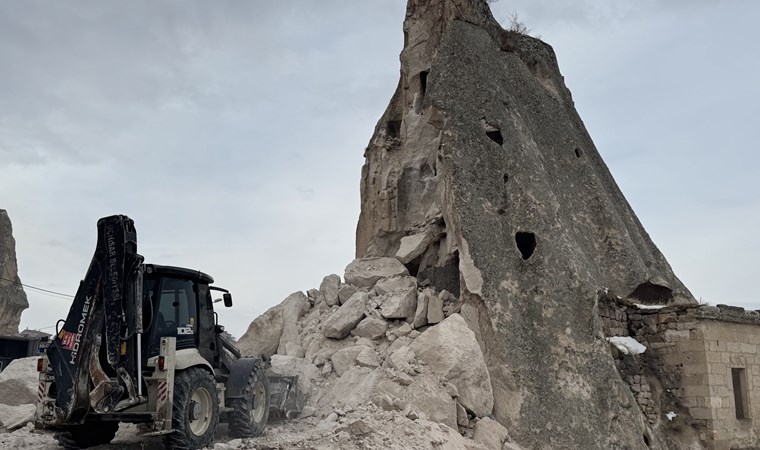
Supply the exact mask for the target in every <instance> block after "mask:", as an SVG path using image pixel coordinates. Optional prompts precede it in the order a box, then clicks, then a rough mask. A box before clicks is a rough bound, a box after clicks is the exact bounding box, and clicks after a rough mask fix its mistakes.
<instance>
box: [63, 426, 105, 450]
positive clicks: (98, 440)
mask: <svg viewBox="0 0 760 450" xmlns="http://www.w3.org/2000/svg"><path fill="white" fill-rule="evenodd" d="M118 429H119V422H87V423H83V424H81V425H75V426H73V427H67V428H66V430H65V431H61V432H60V433H58V434H56V439H58V443H59V444H61V447H63V448H64V449H66V450H74V449H80V448H88V447H94V446H96V445H103V444H110V443H111V441H112V440H113V438H114V436H116V431H117V430H118Z"/></svg>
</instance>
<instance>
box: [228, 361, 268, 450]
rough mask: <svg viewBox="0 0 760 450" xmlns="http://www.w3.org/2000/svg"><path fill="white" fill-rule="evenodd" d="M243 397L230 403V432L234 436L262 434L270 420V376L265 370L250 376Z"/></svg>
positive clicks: (257, 371)
mask: <svg viewBox="0 0 760 450" xmlns="http://www.w3.org/2000/svg"><path fill="white" fill-rule="evenodd" d="M243 393H244V396H243V398H236V399H234V400H233V401H232V403H231V404H230V407H231V408H232V412H231V413H230V434H231V435H232V436H234V437H243V438H245V437H255V436H261V433H263V432H264V428H265V427H266V426H267V421H268V420H269V378H267V376H266V373H265V372H264V371H263V370H253V371H252V372H251V374H250V376H249V377H248V384H247V385H246V387H245V389H244V391H243Z"/></svg>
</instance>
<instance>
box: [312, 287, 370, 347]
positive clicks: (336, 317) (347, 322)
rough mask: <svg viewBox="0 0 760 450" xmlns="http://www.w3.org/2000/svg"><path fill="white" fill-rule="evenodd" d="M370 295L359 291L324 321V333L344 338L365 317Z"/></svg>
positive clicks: (333, 337) (330, 336)
mask: <svg viewBox="0 0 760 450" xmlns="http://www.w3.org/2000/svg"><path fill="white" fill-rule="evenodd" d="M368 298H369V296H368V295H367V293H366V292H357V293H355V294H354V295H352V296H351V298H349V299H348V300H347V301H346V303H344V304H343V305H342V306H341V307H340V308H338V310H337V311H335V312H334V313H332V315H330V317H328V318H327V320H325V322H324V331H323V333H324V335H325V337H328V338H332V339H343V338H344V337H346V336H348V334H349V333H350V332H351V330H353V329H354V328H355V327H356V325H358V324H359V322H361V320H362V319H363V318H364V315H365V313H366V308H367V300H368Z"/></svg>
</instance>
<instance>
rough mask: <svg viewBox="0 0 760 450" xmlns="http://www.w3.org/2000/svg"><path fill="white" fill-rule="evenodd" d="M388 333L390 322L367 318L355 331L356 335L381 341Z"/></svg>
mask: <svg viewBox="0 0 760 450" xmlns="http://www.w3.org/2000/svg"><path fill="white" fill-rule="evenodd" d="M386 331H388V322H386V321H385V320H383V319H378V318H377V317H365V318H364V320H362V321H361V322H359V325H357V326H356V329H354V334H355V335H356V336H359V337H363V338H367V339H372V340H375V339H380V338H382V337H385V332H386Z"/></svg>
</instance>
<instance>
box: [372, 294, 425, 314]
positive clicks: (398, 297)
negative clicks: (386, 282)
mask: <svg viewBox="0 0 760 450" xmlns="http://www.w3.org/2000/svg"><path fill="white" fill-rule="evenodd" d="M380 301H381V302H382V304H381V305H380V314H382V316H383V317H385V318H386V319H406V318H408V317H414V313H415V312H416V310H417V289H416V288H405V289H400V290H395V291H391V292H388V293H386V294H384V295H383V296H382V297H381V298H380Z"/></svg>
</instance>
